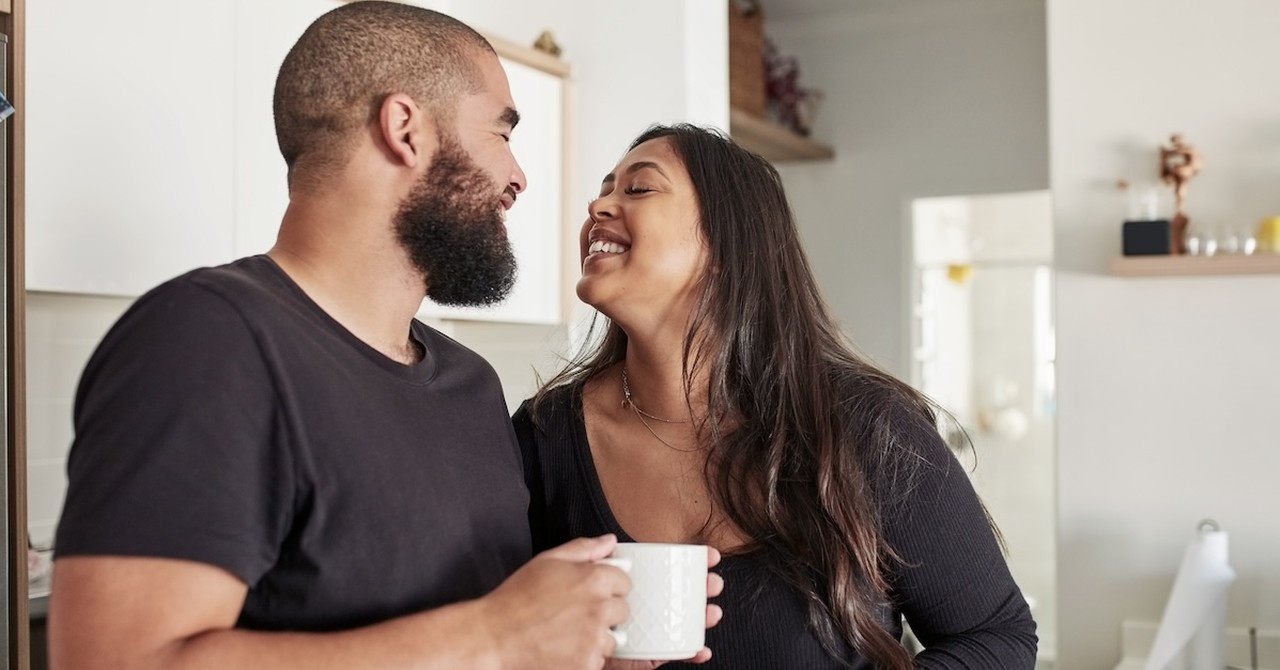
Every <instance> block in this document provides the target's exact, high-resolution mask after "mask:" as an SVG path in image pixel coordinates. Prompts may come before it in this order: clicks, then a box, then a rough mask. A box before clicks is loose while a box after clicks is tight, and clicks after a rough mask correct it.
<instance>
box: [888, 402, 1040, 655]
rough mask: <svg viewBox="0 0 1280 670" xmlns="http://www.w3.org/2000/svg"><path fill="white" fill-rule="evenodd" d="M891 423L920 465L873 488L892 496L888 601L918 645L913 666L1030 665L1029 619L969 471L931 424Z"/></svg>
mask: <svg viewBox="0 0 1280 670" xmlns="http://www.w3.org/2000/svg"><path fill="white" fill-rule="evenodd" d="M898 428H899V430H901V431H902V432H901V433H900V435H901V436H902V439H904V440H908V441H909V442H910V444H904V450H903V451H904V453H905V454H908V455H909V456H908V457H909V458H912V459H914V460H915V462H916V463H918V466H917V467H915V468H914V473H913V476H911V477H902V478H900V479H898V480H897V481H896V482H885V481H880V482H878V484H880V486H881V487H887V490H886V489H885V488H881V495H884V494H887V495H888V496H889V497H890V498H892V499H893V503H892V504H891V506H890V508H888V509H886V510H885V511H884V519H885V524H886V525H885V532H886V535H887V539H888V541H889V542H890V544H891V546H893V547H894V548H895V550H896V551H897V552H898V553H899V555H900V558H901V559H902V562H901V563H897V564H896V565H895V567H893V569H892V570H891V575H890V580H891V581H890V597H891V598H892V599H893V602H894V605H895V606H896V607H897V608H898V609H899V610H900V611H901V612H902V613H903V615H904V616H905V617H906V620H907V623H909V624H910V625H911V629H912V631H913V632H914V633H915V635H916V637H917V638H918V639H919V640H920V642H921V643H922V644H923V645H924V651H922V652H921V653H920V654H919V655H917V656H916V667H918V668H1001V669H1002V670H1014V669H1017V668H1027V669H1031V668H1034V667H1035V662H1036V644H1037V639H1036V624H1035V621H1034V620H1033V619H1032V618H1031V610H1030V608H1029V607H1028V605H1027V601H1026V599H1025V598H1024V597H1023V595H1022V592H1021V590H1020V589H1019V588H1018V585H1017V584H1015V583H1014V581H1013V576H1012V575H1011V574H1010V573H1009V567H1008V564H1007V563H1006V562H1005V558H1004V555H1003V553H1002V551H1001V547H1000V543H999V542H998V541H997V539H996V536H995V532H994V531H993V530H992V527H991V524H990V523H989V521H988V516H987V513H986V510H985V509H984V508H983V506H982V504H981V502H979V500H978V496H977V493H976V492H975V491H974V489H973V485H972V484H971V483H970V481H969V477H968V475H966V474H965V472H964V471H963V469H962V468H961V465H960V463H959V461H957V460H956V458H955V456H954V455H953V454H952V453H951V450H950V449H949V448H947V446H946V445H945V444H944V443H943V441H942V439H941V437H940V436H939V435H938V432H937V430H936V429H934V427H933V425H932V423H931V422H928V421H926V420H925V419H924V418H923V417H920V418H919V419H908V420H906V421H905V422H902V423H900V424H899V426H898ZM889 470H894V468H890V469H889ZM895 487H896V488H898V490H894V488H895Z"/></svg>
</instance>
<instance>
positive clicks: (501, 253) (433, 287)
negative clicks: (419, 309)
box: [395, 135, 516, 307]
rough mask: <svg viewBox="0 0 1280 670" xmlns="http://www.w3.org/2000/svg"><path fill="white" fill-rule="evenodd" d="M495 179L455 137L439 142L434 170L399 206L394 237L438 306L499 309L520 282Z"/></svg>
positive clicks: (428, 294)
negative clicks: (493, 306) (497, 305)
mask: <svg viewBox="0 0 1280 670" xmlns="http://www.w3.org/2000/svg"><path fill="white" fill-rule="evenodd" d="M493 191H494V186H493V180H492V179H490V178H489V176H488V175H487V174H485V172H484V171H483V170H481V169H480V168H479V166H477V165H476V164H475V162H474V161H472V160H471V157H470V156H468V155H467V153H466V151H465V150H463V148H462V145H461V143H459V142H458V140H457V138H456V137H454V136H444V135H442V136H441V137H440V147H439V149H437V150H436V154H435V158H434V160H433V161H432V163H431V167H429V168H428V169H427V172H426V174H425V175H423V176H422V179H421V181H419V182H418V183H417V185H416V186H414V188H413V191H412V192H410V193H409V195H408V196H406V197H405V199H404V201H403V202H402V203H401V204H400V211H399V212H398V213H397V214H396V218H395V227H396V235H397V236H398V237H399V239H400V244H401V245H402V246H403V247H404V249H405V250H406V251H408V252H409V259H410V260H411V261H412V262H413V264H414V266H415V267H417V268H418V270H420V271H421V272H422V274H423V276H424V277H425V278H426V284H427V297H428V298H431V300H433V301H435V302H437V303H439V304H441V305H454V306H459V307H481V306H484V305H493V304H495V303H498V302H501V301H502V300H503V299H504V298H506V297H507V294H508V293H510V291H511V287H512V286H513V285H514V284H515V281H516V257H515V253H514V252H513V251H512V250H511V242H510V241H509V240H508V239H507V232H506V225H505V223H504V221H503V217H502V214H501V210H500V209H499V206H500V205H499V201H498V198H497V197H496V196H495V194H494V192H493Z"/></svg>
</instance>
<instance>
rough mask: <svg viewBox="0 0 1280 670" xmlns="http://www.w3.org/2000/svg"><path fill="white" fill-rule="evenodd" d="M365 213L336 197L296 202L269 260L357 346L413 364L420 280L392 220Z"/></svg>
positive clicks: (387, 214)
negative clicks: (358, 342) (356, 341)
mask: <svg viewBox="0 0 1280 670" xmlns="http://www.w3.org/2000/svg"><path fill="white" fill-rule="evenodd" d="M357 197H358V196H357ZM368 205H369V203H361V202H358V201H356V202H352V201H351V200H348V199H345V198H344V197H343V196H342V195H341V194H335V195H331V196H328V197H318V198H295V199H294V201H293V202H291V203H290V205H289V209H288V210H287V211H286V212H285V216H284V221H283V223H282V224H281V226H280V236H279V238H278V239H277V241H276V245H275V246H274V247H272V249H271V251H269V252H268V253H267V255H268V256H270V257H271V259H272V260H274V261H275V262H276V264H277V265H279V266H280V268H281V269H282V270H283V271H284V272H285V274H287V275H289V277H290V278H291V279H292V280H293V281H294V282H295V283H297V284H298V286H299V287H300V288H301V289H302V291H303V292H304V293H306V294H307V296H308V297H309V298H311V299H312V300H313V301H314V302H315V303H316V304H317V305H319V306H320V308H321V309H323V310H324V311H325V312H326V313H328V314H329V316H331V317H333V319H334V320H335V321H337V322H338V323H340V324H342V326H343V327H345V328H346V329H347V330H349V331H351V333H352V334H353V335H355V336H356V337H357V338H359V339H360V340H361V341H363V342H365V343H366V344H368V345H369V346H371V347H373V348H374V349H377V350H378V351H380V352H382V353H383V354H384V355H386V356H387V357H388V358H391V359H393V360H396V361H399V362H401V363H405V364H411V363H415V362H417V361H418V360H420V359H421V356H422V352H421V351H419V348H418V345H417V344H416V343H414V342H413V340H412V338H411V337H410V335H409V330H410V328H409V324H410V322H411V321H412V320H413V317H414V314H416V313H417V311H418V308H419V307H420V306H421V304H422V299H423V297H424V295H425V292H426V289H425V286H424V284H423V279H422V275H421V273H419V272H418V271H417V270H416V269H415V268H414V267H413V265H412V263H411V262H410V261H409V259H408V256H407V254H405V252H404V251H403V250H402V249H401V247H400V245H399V244H398V243H397V242H396V240H395V236H394V232H393V230H392V226H391V223H390V218H391V216H392V212H391V211H390V210H389V209H386V208H383V209H382V211H380V210H379V208H376V207H370V206H368Z"/></svg>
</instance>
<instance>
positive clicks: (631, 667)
mask: <svg viewBox="0 0 1280 670" xmlns="http://www.w3.org/2000/svg"><path fill="white" fill-rule="evenodd" d="M719 562H720V552H719V551H717V550H716V549H715V548H714V547H708V548H707V567H708V568H714V567H716V565H717V564H718V563H719ZM722 591H724V580H723V579H721V578H720V575H717V574H716V573H714V572H708V573H707V597H708V598H714V597H716V596H718V595H720V593H721V592H722ZM723 616H724V612H723V611H721V609H720V606H719V605H707V628H711V627H713V626H715V625H716V624H718V623H720V619H721V618H722V617H723ZM709 660H711V650H710V649H708V648H707V647H703V648H702V650H701V651H699V652H698V653H697V654H696V655H695V656H694V657H693V658H689V659H685V660H682V661H681V663H706V662H707V661H709ZM666 663H667V661H624V660H622V659H617V658H610V659H606V660H605V663H604V670H653V669H654V668H657V667H659V666H662V665H664V664H666Z"/></svg>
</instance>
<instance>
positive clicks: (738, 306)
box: [533, 124, 934, 670]
mask: <svg viewBox="0 0 1280 670" xmlns="http://www.w3.org/2000/svg"><path fill="white" fill-rule="evenodd" d="M658 138H667V139H668V140H669V141H670V142H671V144H672V146H673V148H674V149H675V152H676V154H677V155H678V156H679V157H680V158H681V160H682V161H683V163H684V166H685V168H686V169H687V170H688V172H689V176H690V178H691V179H692V181H693V186H694V189H695V191H696V193H697V196H698V203H699V215H700V220H701V226H702V236H703V238H704V240H705V241H706V244H707V248H708V254H709V261H708V268H709V269H708V271H707V273H706V276H705V277H704V278H703V280H702V284H701V289H700V293H699V295H698V301H697V305H696V308H695V312H694V315H693V318H692V322H691V325H690V326H689V330H688V332H687V334H686V336H685V343H684V379H685V386H686V393H687V394H689V395H693V394H692V391H693V389H692V387H691V385H692V384H693V383H694V381H693V380H695V379H706V380H707V388H706V389H705V391H706V397H707V402H708V417H709V418H708V420H707V424H706V425H708V426H710V427H711V428H712V429H711V430H710V431H707V432H706V433H704V434H705V435H706V439H707V440H708V441H709V444H708V445H706V446H707V447H708V448H709V449H710V452H709V453H710V457H709V459H708V465H707V481H708V485H709V486H710V488H711V490H712V492H713V496H714V500H715V501H716V503H717V504H718V506H719V507H720V509H723V510H724V512H725V515H726V516H727V517H728V519H729V520H730V521H731V522H732V523H733V524H734V525H736V527H737V528H739V529H740V530H741V531H742V532H743V533H745V535H746V536H747V537H748V538H749V541H750V545H749V548H751V549H766V550H767V551H765V552H763V555H764V556H765V557H766V560H768V561H769V565H770V568H771V570H772V571H773V572H774V573H775V574H777V575H778V576H779V577H781V578H782V579H784V580H785V581H786V582H787V583H789V584H790V585H791V586H792V587H794V588H795V589H797V590H798V591H799V592H800V593H802V594H804V596H805V597H806V598H807V600H808V603H809V619H810V624H811V625H812V626H813V628H814V629H815V630H816V631H817V633H818V635H819V638H820V639H821V640H822V642H823V644H824V646H826V647H827V649H828V651H829V652H830V653H831V654H832V656H834V657H836V658H840V657H842V656H844V652H842V651H841V650H842V649H844V648H845V645H846V644H847V645H850V646H852V647H853V648H854V649H857V650H858V652H859V653H860V654H862V655H863V656H865V657H866V658H868V659H869V660H870V661H871V662H872V663H873V665H874V666H875V667H877V668H890V669H894V670H897V669H899V668H910V667H911V657H910V655H909V654H908V653H907V651H906V650H905V649H904V648H903V647H902V645H901V644H900V643H899V641H898V640H897V639H895V637H894V636H893V635H892V634H891V633H890V626H891V625H892V624H891V622H890V621H887V620H885V613H886V609H887V607H889V606H891V603H889V595H888V594H889V576H888V575H889V573H890V571H891V569H892V568H893V567H895V566H896V564H897V563H899V562H900V559H899V558H898V556H897V555H896V554H895V552H894V549H893V547H891V546H889V543H888V542H887V540H886V538H885V535H884V533H883V531H882V517H883V516H884V515H885V514H887V513H891V512H892V510H891V507H892V504H893V501H892V500H891V497H892V496H894V495H896V493H895V492H901V491H903V490H905V489H906V488H909V487H910V481H909V480H910V479H911V476H912V473H911V470H912V467H913V464H914V463H916V462H918V459H917V458H915V457H914V456H913V454H911V453H910V452H911V451H912V450H913V445H911V444H908V443H905V441H902V440H899V439H898V438H897V437H896V435H898V434H899V431H898V430H895V429H894V424H895V422H900V421H902V420H903V419H904V418H906V419H908V420H909V421H911V422H912V423H915V422H917V421H919V422H927V423H928V424H929V425H932V424H933V421H934V410H933V408H932V406H931V405H930V403H929V402H928V401H927V400H926V399H925V398H924V397H923V396H922V395H921V394H919V393H918V392H916V391H915V390H914V389H912V388H910V387H909V386H907V385H906V384H904V383H902V382H901V381H899V380H897V379H895V378H894V377H892V376H891V375H889V374H887V373H885V372H883V371H881V370H880V369H878V368H876V367H875V366H874V365H872V364H870V363H869V362H867V361H865V360H863V359H862V358H861V357H859V356H858V355H857V354H855V353H854V351H853V349H852V347H851V346H850V345H849V344H848V343H847V342H846V340H845V339H844V337H843V335H842V334H841V332H840V329H839V328H838V327H837V325H836V324H835V321H834V320H833V319H832V317H831V315H830V313H829V311H828V309H827V306H826V304H825V303H824V301H823V299H822V296H821V295H820V293H819V291H818V286H817V282H816V280H815V279H814V277H813V272H812V270H811V269H810V267H809V263H808V260H807V259H806V258H805V254H804V252H803V250H802V249H801V244H800V237H799V234H798V232H797V230H796V226H795V222H794V219H793V217H792V214H791V209H790V207H789V206H788V204H787V200H786V195H785V193H784V190H783V186H782V181H781V179H780V178H779V176H778V173H777V171H776V170H775V169H774V168H773V166H771V165H770V164H769V163H768V162H767V161H765V160H764V159H762V158H760V157H759V156H757V155H755V154H753V153H751V152H749V151H747V150H745V149H743V148H741V147H739V146H738V145H736V144H734V143H733V141H732V140H729V139H728V138H726V137H725V136H724V135H723V134H721V133H719V132H718V131H714V130H708V129H704V128H700V127H697V126H692V125H687V124H680V125H675V126H654V127H652V128H650V129H648V130H647V131H645V132H644V133H643V134H641V135H640V136H639V137H638V138H636V140H635V142H633V143H632V145H631V148H635V147H636V146H639V145H640V144H643V143H645V142H648V141H650V140H654V139H658ZM626 346H627V339H626V334H625V333H624V332H623V331H622V329H621V328H619V327H618V326H617V324H613V323H607V325H606V330H605V333H604V336H603V337H602V338H599V339H598V343H597V344H595V345H593V346H590V347H589V348H588V349H587V350H585V351H583V352H582V353H581V354H580V355H579V356H578V357H577V358H576V359H575V360H574V361H573V362H572V363H570V365H569V366H568V367H567V368H566V369H565V370H564V371H562V372H561V373H560V374H558V375H557V376H556V377H555V378H553V379H552V380H551V381H550V382H549V383H548V384H546V385H545V386H544V387H543V389H542V390H541V391H539V393H538V395H537V396H536V397H535V400H534V407H533V409H534V411H533V415H534V416H535V417H536V416H537V415H538V411H537V407H538V404H539V403H540V401H541V400H542V399H543V398H544V397H545V394H546V393H547V392H548V391H550V390H551V389H553V388H556V387H559V386H562V385H565V384H570V383H576V382H581V381H585V380H587V379H590V378H593V377H596V376H598V375H601V374H604V372H605V371H606V370H608V369H609V368H611V367H612V366H614V365H615V364H616V363H618V362H619V361H621V360H623V359H624V357H625V355H626ZM721 425H724V426H727V428H726V429H725V430H719V429H717V427H718V426H721ZM917 425H919V424H917ZM872 473H875V478H874V479H873V477H872ZM877 481H878V482H887V483H886V484H882V485H879V486H875V484H874V482H877ZM873 486H874V488H873Z"/></svg>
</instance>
